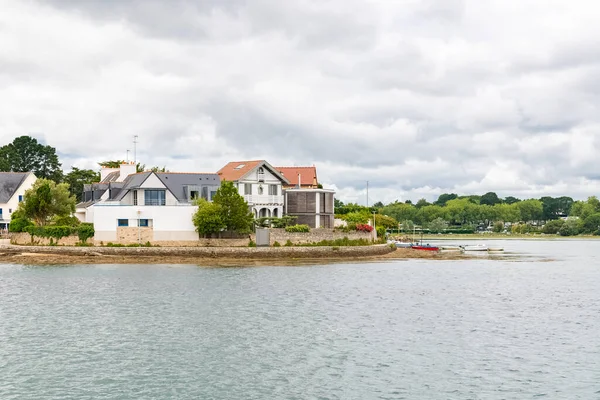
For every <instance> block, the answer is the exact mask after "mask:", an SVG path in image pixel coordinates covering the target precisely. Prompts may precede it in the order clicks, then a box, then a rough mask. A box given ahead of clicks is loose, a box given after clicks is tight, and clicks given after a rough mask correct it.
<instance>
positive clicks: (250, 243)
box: [248, 240, 256, 247]
mask: <svg viewBox="0 0 600 400" xmlns="http://www.w3.org/2000/svg"><path fill="white" fill-rule="evenodd" d="M248 247H256V242H255V241H254V240H250V242H248Z"/></svg>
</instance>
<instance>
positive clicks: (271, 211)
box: [235, 165, 283, 218]
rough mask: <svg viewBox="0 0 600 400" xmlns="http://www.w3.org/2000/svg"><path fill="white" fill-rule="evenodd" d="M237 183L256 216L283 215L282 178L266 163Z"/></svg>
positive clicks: (239, 190)
mask: <svg viewBox="0 0 600 400" xmlns="http://www.w3.org/2000/svg"><path fill="white" fill-rule="evenodd" d="M235 184H236V186H237V188H238V192H239V193H240V195H242V196H243V197H244V200H246V202H247V203H248V205H249V206H250V208H251V210H252V213H253V214H254V217H255V218H261V217H282V216H283V193H282V181H281V178H280V177H279V176H277V175H275V174H274V173H272V172H271V171H269V169H268V168H266V167H265V165H259V166H258V167H257V168H255V169H253V170H252V171H250V172H249V173H248V174H246V175H245V176H244V177H243V178H242V179H240V180H238V181H237V182H235Z"/></svg>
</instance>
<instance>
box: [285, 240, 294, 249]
mask: <svg viewBox="0 0 600 400" xmlns="http://www.w3.org/2000/svg"><path fill="white" fill-rule="evenodd" d="M293 245H294V243H292V241H291V240H290V239H288V240H287V242H285V244H284V246H285V247H292V246H293Z"/></svg>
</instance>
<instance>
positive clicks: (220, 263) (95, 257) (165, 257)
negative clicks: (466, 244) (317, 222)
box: [0, 244, 481, 267]
mask: <svg viewBox="0 0 600 400" xmlns="http://www.w3.org/2000/svg"><path fill="white" fill-rule="evenodd" d="M97 250H100V251H97ZM0 255H2V260H3V262H4V263H6V264H21V265H74V264H123V265H127V264H148V265H151V264H187V265H198V266H206V267H211V266H214V267H227V266H232V267H243V266H266V265H269V266H297V265H315V264H331V263H354V262H362V261H365V262H386V261H393V260H419V259H428V260H464V259H473V258H481V257H477V256H472V255H466V254H463V253H455V252H447V253H446V252H441V253H432V252H428V251H419V250H413V249H392V248H391V247H390V246H388V245H381V244H380V245H373V246H349V247H340V248H337V249H334V248H332V247H329V246H324V247H289V248H272V247H267V248H244V247H242V248H239V247H238V248H192V249H190V248H156V247H147V248H144V247H133V248H127V247H117V248H110V247H108V248H107V247H101V248H94V247H58V246H14V245H11V246H3V247H0Z"/></svg>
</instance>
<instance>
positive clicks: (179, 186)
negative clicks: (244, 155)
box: [111, 171, 221, 202]
mask: <svg viewBox="0 0 600 400" xmlns="http://www.w3.org/2000/svg"><path fill="white" fill-rule="evenodd" d="M151 174H153V172H150V171H149V172H141V173H137V174H131V175H129V176H128V177H127V178H125V180H124V181H123V189H121V191H119V192H118V193H111V200H117V201H120V200H122V199H123V197H125V195H126V194H127V192H129V190H132V189H137V188H139V187H140V186H141V185H142V184H143V183H144V181H145V180H146V179H148V177H149V176H150V175H151ZM154 174H155V175H156V176H157V177H158V179H160V181H161V182H162V183H163V184H164V185H165V186H166V187H167V189H168V190H169V191H170V192H171V193H173V196H175V197H176V198H177V200H178V201H180V202H185V201H187V195H186V193H185V186H214V187H219V186H220V185H221V179H220V178H219V175H217V174H214V173H174V172H155V173H154Z"/></svg>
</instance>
